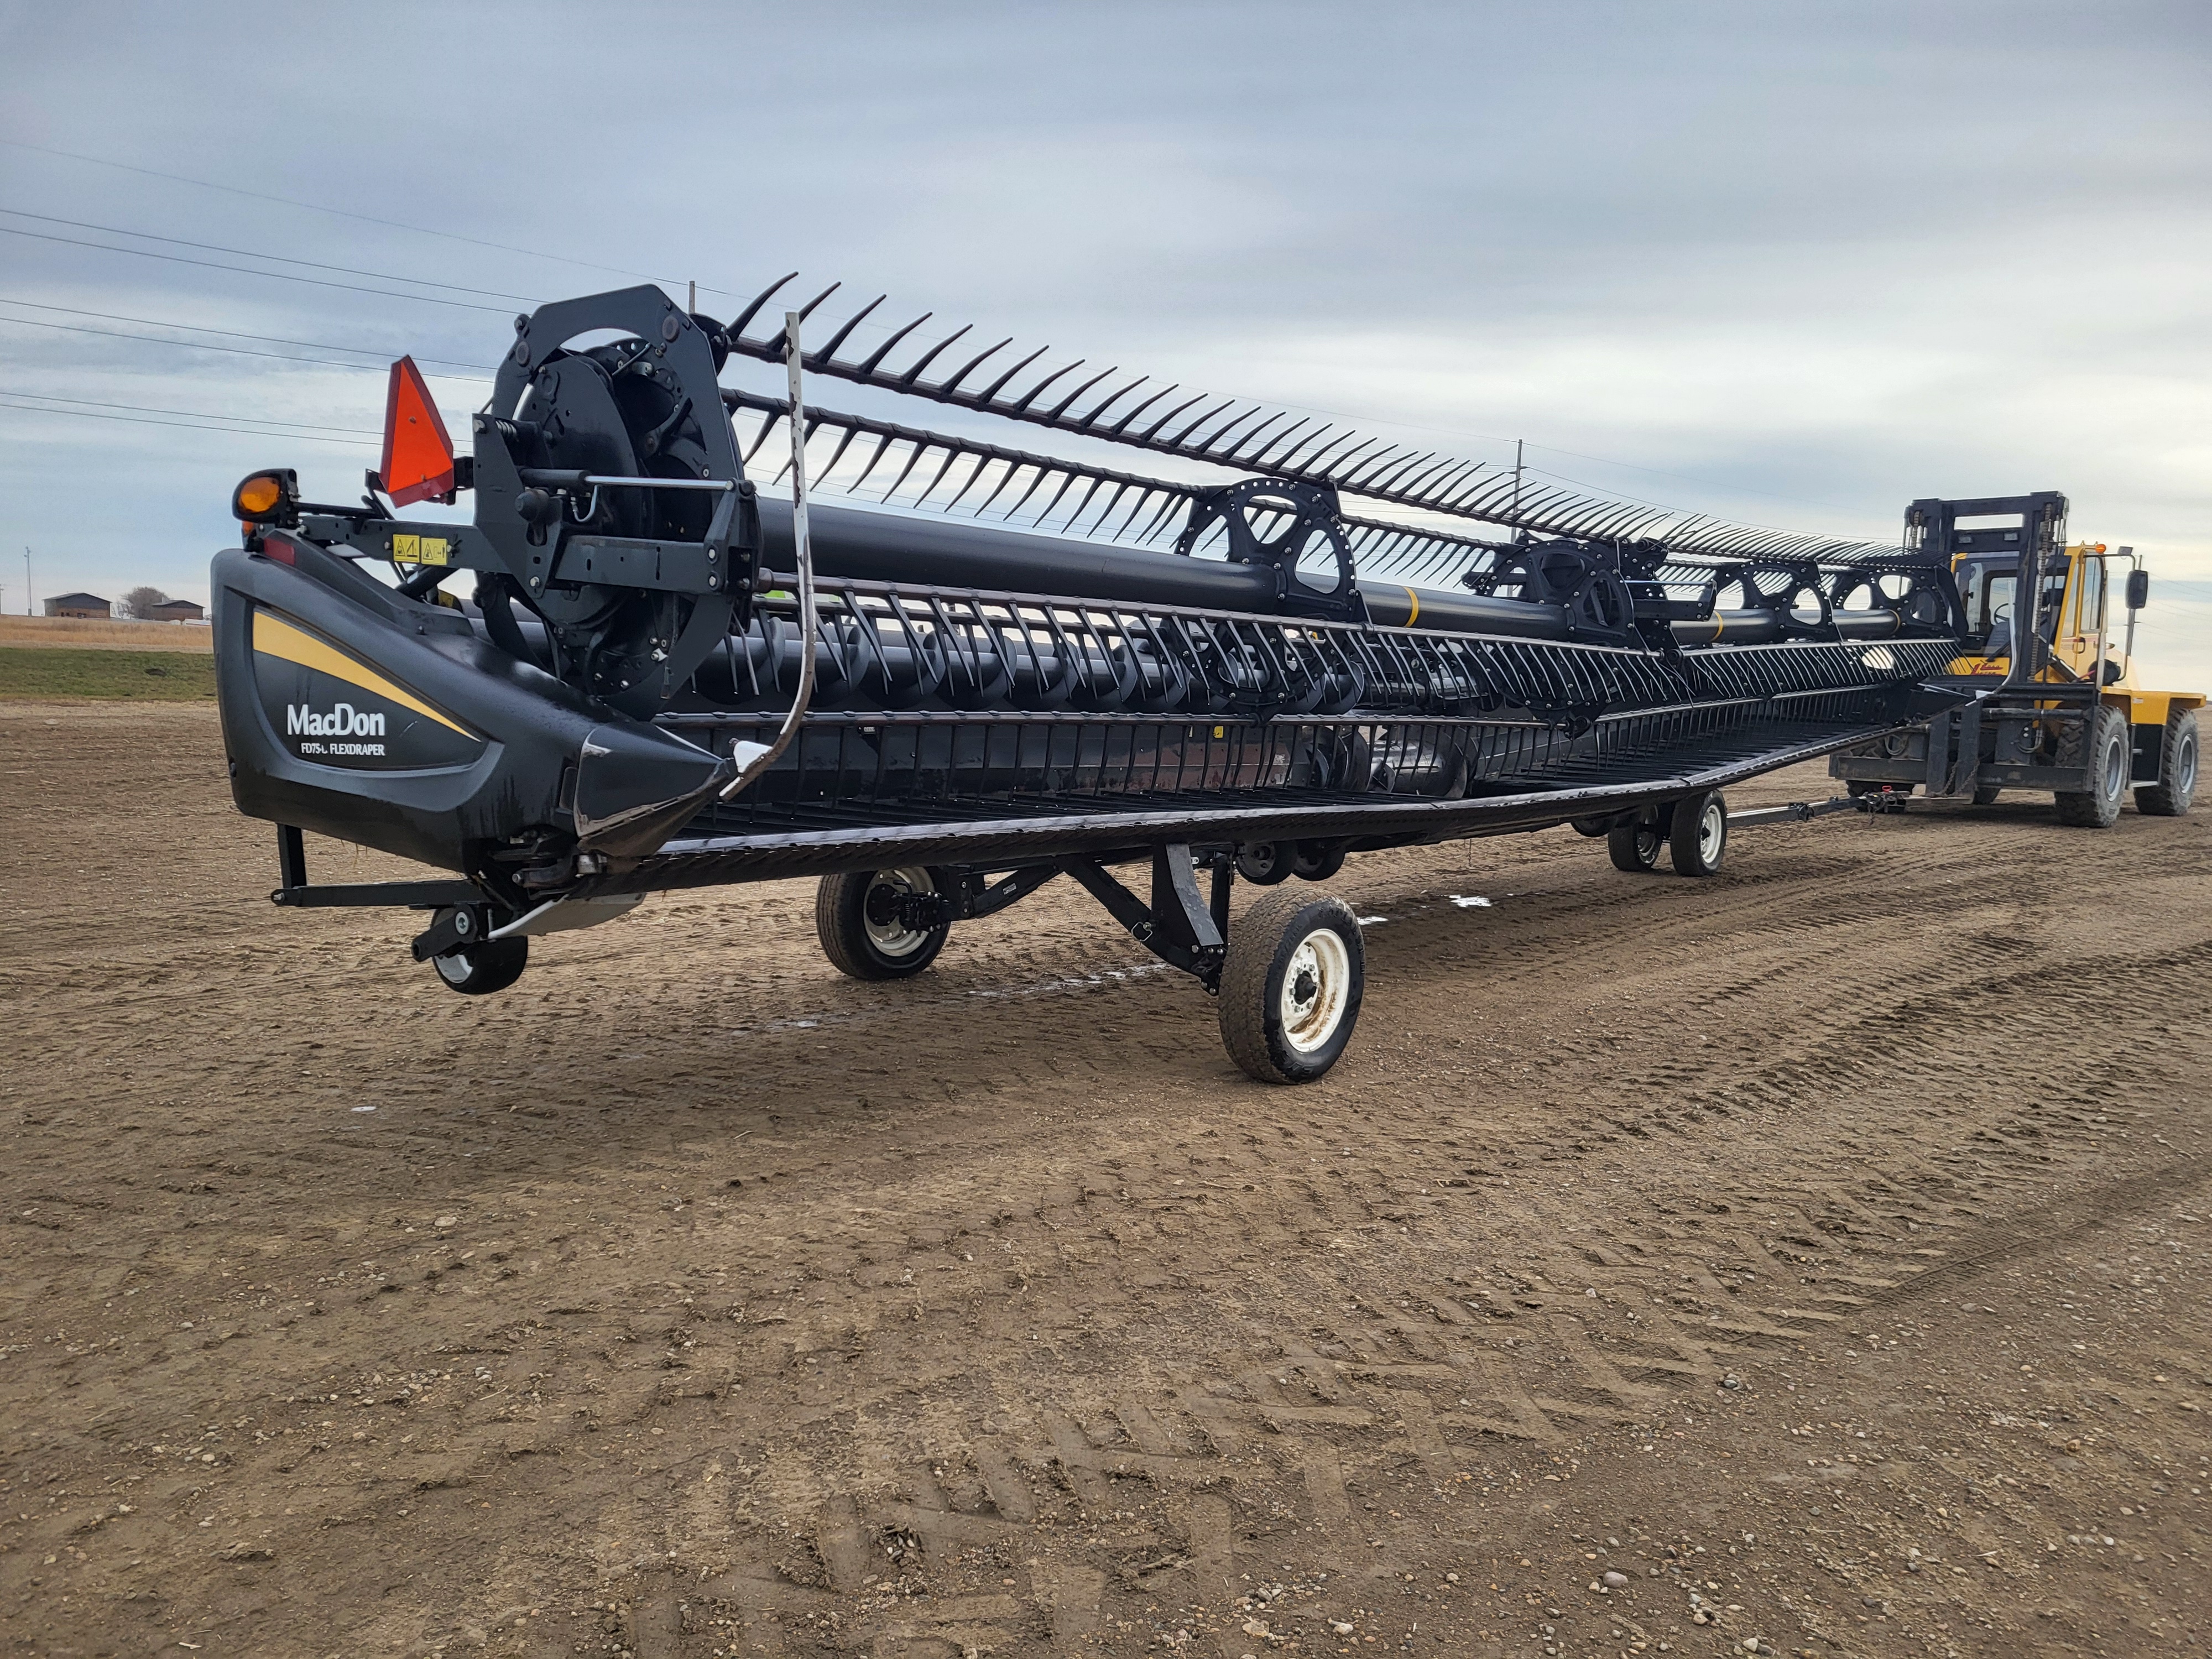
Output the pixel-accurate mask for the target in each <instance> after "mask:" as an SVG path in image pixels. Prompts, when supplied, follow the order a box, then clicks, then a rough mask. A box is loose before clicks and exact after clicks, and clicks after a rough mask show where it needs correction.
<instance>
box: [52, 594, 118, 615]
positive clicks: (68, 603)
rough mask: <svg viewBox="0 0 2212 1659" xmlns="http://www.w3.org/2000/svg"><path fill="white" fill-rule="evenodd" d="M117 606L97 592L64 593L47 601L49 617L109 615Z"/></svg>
mask: <svg viewBox="0 0 2212 1659" xmlns="http://www.w3.org/2000/svg"><path fill="white" fill-rule="evenodd" d="M114 611H115V607H114V606H112V605H110V604H108V602H107V601H106V599H101V598H100V595H99V594H97V593H64V594H63V595H62V596H61V597H60V598H59V599H48V600H47V601H46V614H47V615H48V616H49V617H109V616H112V615H113V614H114Z"/></svg>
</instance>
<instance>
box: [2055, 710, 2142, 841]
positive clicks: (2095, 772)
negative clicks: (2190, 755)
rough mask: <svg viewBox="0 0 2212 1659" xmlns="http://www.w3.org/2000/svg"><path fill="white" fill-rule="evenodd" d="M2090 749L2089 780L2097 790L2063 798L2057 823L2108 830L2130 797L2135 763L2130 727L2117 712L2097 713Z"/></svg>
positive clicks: (2061, 797)
mask: <svg viewBox="0 0 2212 1659" xmlns="http://www.w3.org/2000/svg"><path fill="white" fill-rule="evenodd" d="M2087 749H2088V755H2087V761H2088V764H2089V777H2090V781H2092V782H2093V784H2094V785H2095V786H2096V787H2094V788H2093V789H2090V790H2087V791H2086V792H2084V793H2081V794H2063V795H2060V796H2059V797H2058V798H2057V801H2058V821H2059V823H2063V824H2069V825H2071V826H2072V827H2074V828H2075V829H2111V828H2112V825H2113V823H2115V822H2117V821H2118V818H2119V816H2120V801H2121V799H2123V798H2124V796H2125V795H2126V794H2127V793H2128V774H2129V772H2130V769H2132V767H2133V765H2134V762H2135V746H2134V744H2132V743H2131V742H2130V740H2129V733H2128V723H2127V720H2125V718H2124V717H2123V716H2122V715H2121V714H2120V712H2119V711H2118V709H2116V708H2100V709H2099V710H2098V711H2097V718H2096V720H2095V722H2094V723H2093V725H2092V726H2090V728H2089V741H2088V744H2087Z"/></svg>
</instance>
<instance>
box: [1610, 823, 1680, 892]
mask: <svg viewBox="0 0 2212 1659" xmlns="http://www.w3.org/2000/svg"><path fill="white" fill-rule="evenodd" d="M1666 844H1667V837H1666V836H1665V835H1664V834H1662V832H1661V830H1660V828H1659V822H1658V820H1657V819H1656V818H1654V817H1652V816H1651V815H1650V813H1648V812H1638V813H1636V814H1635V815H1634V816H1633V817H1626V818H1622V819H1621V820H1620V822H1619V823H1615V824H1614V825H1613V828H1612V829H1608V830H1607V831H1606V832H1605V850H1606V851H1607V853H1608V854H1611V855H1612V857H1613V868H1614V869H1616V870H1626V871H1627V872H1628V873H1629V874H1630V875H1632V876H1636V875H1648V874H1649V873H1650V872H1652V871H1654V870H1656V869H1657V868H1658V867H1659V849H1660V848H1662V847H1664V846H1665V845H1666Z"/></svg>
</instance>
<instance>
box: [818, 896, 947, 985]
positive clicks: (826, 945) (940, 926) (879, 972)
mask: <svg viewBox="0 0 2212 1659" xmlns="http://www.w3.org/2000/svg"><path fill="white" fill-rule="evenodd" d="M936 891H937V883H936V881H935V879H934V878H933V877H932V876H931V875H930V872H928V871H927V870H922V869H913V870H867V871H861V872H857V873H853V874H848V875H842V876H824V877H823V878H822V885H821V887H820V889H819V890H817V892H816V893H815V896H814V932H815V934H816V936H817V938H818V939H821V941H822V954H823V955H824V956H826V957H829V964H830V966H832V967H833V968H835V969H837V971H838V972H839V973H841V974H849V975H852V976H853V977H854V979H905V978H906V977H908V975H912V974H918V973H920V972H921V970H922V969H925V968H927V967H928V966H929V964H930V963H933V962H934V961H936V960H937V953H938V952H939V951H942V950H943V949H944V948H945V939H946V938H947V937H948V936H949V935H950V934H951V932H952V924H951V922H949V921H938V922H934V923H932V924H931V925H929V926H927V927H915V926H913V925H912V923H913V921H914V920H915V919H914V918H912V917H909V916H906V915H901V914H900V912H901V909H902V904H901V901H902V900H904V899H908V898H910V897H913V896H917V895H934V894H935V893H936Z"/></svg>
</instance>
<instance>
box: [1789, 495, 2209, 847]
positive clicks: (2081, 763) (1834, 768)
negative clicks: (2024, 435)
mask: <svg viewBox="0 0 2212 1659" xmlns="http://www.w3.org/2000/svg"><path fill="white" fill-rule="evenodd" d="M1905 545H1906V546H1907V547H1908V548H1909V549H1911V550H1916V551H1923V552H1926V553H1931V554H1936V555H1939V556H1942V557H1944V558H1945V559H1946V560H1947V561H1948V563H1949V565H1950V568H1951V572H1952V575H1953V578H1954V581H1955V583H1956V585H1957V591H1958V598H1959V600H1960V606H1961V609H1962V612H1963V616H1964V618H1965V627H1964V630H1963V636H1962V639H1961V643H1960V656H1959V657H1958V658H1957V659H1956V660H1954V662H1953V663H1952V664H1951V665H1950V671H1949V673H1948V676H1947V677H1946V678H1947V680H1948V683H1949V684H1953V685H1954V686H1957V687H1959V688H1960V689H1961V690H1968V691H1971V692H1972V694H1973V695H1972V697H1971V699H1970V700H1969V701H1968V702H1966V703H1965V704H1963V705H1962V706H1961V707H1960V708H1955V709H1952V710H1950V711H1948V713H1946V714H1940V715H1938V716H1936V718H1935V719H1934V720H1931V721H1930V722H1929V724H1927V725H1925V726H1917V727H1913V728H1910V729H1907V730H1905V731H1900V732H1892V733H1890V734H1889V735H1888V736H1887V737H1884V738H1879V739H1877V740H1876V741H1875V742H1873V743H1870V744H1861V745H1859V746H1857V747H1856V748H1852V749H1847V750H1843V751H1842V752H1841V753H1839V754H1838V755H1836V756H1834V757H1832V759H1831V760H1830V762H1829V764H1828V770H1829V775H1831V776H1832V777H1838V778H1842V779H1844V781H1845V785H1846V787H1847V788H1848V789H1849V790H1850V793H1851V794H1852V795H1854V796H1881V795H1887V796H1889V797H1903V796H1906V795H1910V794H1911V793H1912V792H1913V790H1914V788H1915V787H1922V788H1924V789H1925V790H1926V791H1927V793H1929V795H1930V796H1966V797H1970V798H1971V799H1972V800H1973V802H1974V804H1975V805H1978V806H1986V805H1989V804H1990V802H1992V801H1994V800H1996V798H1997V796H1998V794H1999V793H2001V792H2002V791H2004V790H2007V789H2032V790H2035V791H2037V792H2038V793H2048V794H2050V795H2051V796H2053V797H2055V798H2056V800H2057V809H2058V821H2059V822H2060V823H2069V824H2077V825H2081V826H2083V827H2085V828H2090V829H2109V828H2110V827H2111V826H2112V823H2113V821H2114V820H2115V819H2116V818H2118V817H2119V812H2120V803H2121V800H2122V798H2123V797H2124V795H2125V794H2126V793H2127V792H2128V790H2129V788H2130V787H2133V788H2134V790H2135V795H2136V811H2139V812H2144V813H2148V814H2151V815H2154V816H2156V817H2180V816H2181V815H2182V814H2183V813H2185V812H2186V811H2189V807H2190V803H2191V801H2192V800H2193V799H2195V797H2196V793H2197V710H2198V709H2199V708H2202V707H2203V703H2204V697H2203V694H2202V693H2200V692H2194V691H2152V690H2145V689H2143V688H2142V687H2141V686H2139V685H2137V684H2136V681H2135V677H2134V673H2133V661H2132V658H2133V653H2134V647H2135V627H2136V613H2137V612H2138V611H2141V610H2142V607H2143V605H2144V604H2145V603H2146V601H2147V600H2148V597H2149V592H2150V577H2149V575H2148V573H2147V572H2145V571H2144V569H2143V568H2142V561H2141V560H2140V559H2138V558H2136V556H2135V551H2134V550H2133V549H2132V548H2126V547H2123V548H2120V549H2119V550H2118V551H2117V552H2112V551H2108V550H2106V546H2105V544H2103V543H2101V542H2069V541H2068V540H2067V539H2066V497H2065V496H2064V495H2060V494H2059V493H2058V492H2057V491H2056V490H2039V491H2038V492H2036V493H2035V494H2033V495H1999V496H1988V497H1983V498H1979V499H1969V500H1963V501H1915V502H1914V503H1913V504H1912V505H1911V507H1910V508H1908V509H1907V510H1906V513H1905ZM2122 571H2124V578H2125V580H2124V582H2123V583H2122V585H2121V588H2120V592H2119V594H2118V598H2119V599H2121V600H2122V601H2123V602H2124V605H2125V606H2126V610H2127V626H2126V632H2125V635H2124V639H2123V641H2121V642H2120V644H2119V647H2118V653H2117V654H2115V653H2114V651H2113V650H2112V637H2111V629H2110V623H2111V620H2112V614H2111V613H2112V610H2113V608H2114V607H2113V605H2112V600H2113V599H2114V597H2115V596H2114V593H2113V582H2112V577H2113V575H2114V574H2118V573H2119V572H2122Z"/></svg>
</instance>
